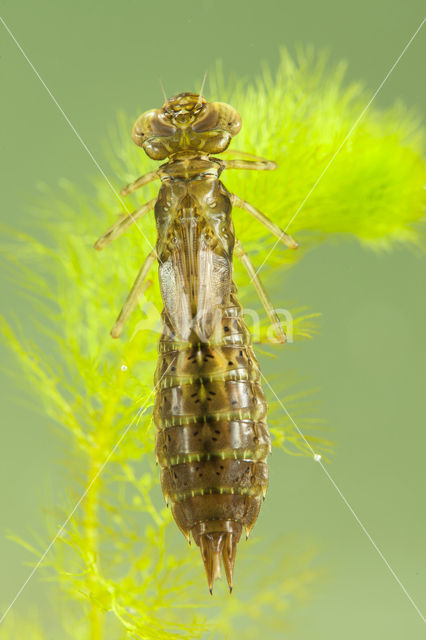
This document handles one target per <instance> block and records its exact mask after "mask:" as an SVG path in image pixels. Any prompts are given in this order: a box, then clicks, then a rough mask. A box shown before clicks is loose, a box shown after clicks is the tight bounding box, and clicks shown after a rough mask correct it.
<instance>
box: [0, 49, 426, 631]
mask: <svg viewBox="0 0 426 640" xmlns="http://www.w3.org/2000/svg"><path fill="white" fill-rule="evenodd" d="M342 78H343V67H342V66H341V67H339V68H338V69H335V70H331V71H330V70H327V69H326V65H325V61H324V59H323V58H320V59H317V60H315V59H314V57H313V55H311V54H308V55H305V56H304V57H301V58H300V60H299V62H297V63H296V62H294V61H293V60H292V59H290V57H289V56H288V55H287V54H286V53H283V56H282V61H281V65H280V67H279V70H278V72H277V74H276V75H275V76H272V75H271V74H270V73H269V72H265V76H264V78H263V79H261V80H259V82H258V83H257V84H256V85H249V86H246V85H244V84H242V83H241V82H234V83H233V84H232V89H228V88H227V87H226V86H225V85H224V83H223V81H222V80H221V75H220V73H218V74H217V75H216V79H215V80H214V81H213V82H212V83H211V86H210V92H209V94H208V95H207V98H211V99H220V100H223V101H228V102H230V103H231V104H233V105H234V106H235V107H236V108H237V109H238V110H239V111H240V113H241V115H242V118H243V129H242V132H241V133H240V134H239V136H238V138H236V140H235V141H234V142H233V147H235V148H238V149H241V150H245V151H250V152H252V153H256V154H258V155H263V156H265V157H267V158H269V159H273V160H275V161H277V162H278V164H279V168H278V170H277V171H275V172H268V173H255V172H252V173H249V172H237V171H234V172H231V171H229V172H227V173H226V175H225V176H224V182H225V184H226V186H227V187H228V188H229V189H230V190H231V191H233V192H235V193H237V195H239V196H240V197H243V198H244V199H246V200H248V201H249V202H251V203H253V204H254V205H256V206H258V207H259V208H260V209H261V210H263V211H264V212H265V214H266V215H268V216H270V217H271V218H273V219H274V220H275V221H276V222H277V223H278V224H280V226H281V227H283V228H285V227H286V225H287V223H288V222H289V221H290V219H291V218H292V217H293V215H294V214H295V213H296V211H297V210H298V208H299V206H300V205H301V203H302V202H303V200H304V199H305V197H306V196H307V194H308V193H309V191H310V190H311V188H312V187H313V185H314V184H315V182H316V181H317V179H318V177H319V176H320V175H321V173H322V171H323V170H324V168H325V167H326V166H327V163H328V162H329V161H330V159H331V158H332V157H333V154H334V153H335V151H336V150H337V149H338V148H339V146H340V144H341V142H342V141H343V140H344V138H345V136H346V134H347V133H348V131H349V130H350V129H351V127H352V126H353V124H354V123H355V121H356V120H357V118H358V117H359V115H360V113H361V112H362V110H363V108H364V107H365V105H366V104H367V102H368V99H369V96H368V95H366V94H365V93H364V92H363V91H362V90H361V89H360V87H359V86H358V85H356V86H355V85H353V86H350V87H348V88H344V87H343V84H342ZM230 86H231V85H230ZM152 106H156V105H144V108H149V107H152ZM134 115H135V116H136V115H137V114H134ZM132 120H133V119H132V118H128V117H125V116H121V117H120V119H119V125H118V127H117V128H116V129H114V132H113V134H112V136H111V141H110V143H109V145H108V157H109V158H110V165H111V166H110V169H109V170H107V174H108V175H109V176H110V177H111V176H113V179H114V181H115V183H116V188H117V190H119V188H120V187H121V186H123V185H124V184H126V183H127V182H130V181H131V180H133V179H135V178H136V177H137V176H138V175H141V174H142V173H145V172H146V171H148V170H151V169H152V168H153V167H154V166H155V163H153V162H152V161H150V160H149V159H148V158H146V157H145V156H144V154H143V152H142V151H141V150H140V149H138V148H137V147H136V146H135V145H134V144H133V143H132V142H131V139H130V135H129V131H130V126H131V123H132ZM419 147H420V133H419V131H418V130H417V123H416V120H415V118H414V117H413V116H412V115H410V114H409V113H408V112H407V111H406V110H404V109H403V107H401V106H399V107H397V108H395V109H392V110H389V111H387V112H384V113H380V112H378V111H377V110H376V109H375V108H374V105H373V106H372V107H371V108H370V110H369V111H368V112H367V114H366V116H365V117H364V118H363V119H362V120H361V121H360V122H359V124H358V126H357V127H356V129H355V130H354V132H353V133H352V135H351V136H350V138H349V140H348V141H347V142H346V144H345V145H344V146H343V148H342V149H341V151H340V152H339V153H338V155H337V156H336V158H335V160H334V161H333V163H332V164H331V166H330V168H329V169H328V170H327V172H326V173H325V175H324V177H323V178H322V179H321V180H320V182H319V183H318V186H317V187H316V188H315V189H314V191H313V192H312V194H311V195H310V196H309V198H308V199H307V200H306V202H305V204H304V206H303V207H302V209H301V210H300V212H299V213H298V215H297V216H296V218H295V219H294V221H293V222H292V223H291V226H290V229H289V231H290V233H291V234H292V235H294V236H295V237H296V238H297V239H298V241H299V242H300V244H301V248H300V249H299V250H297V251H296V252H290V251H289V250H288V249H285V248H282V247H281V246H280V245H278V246H277V247H275V249H274V251H273V252H272V254H271V255H270V257H269V259H268V263H267V266H265V267H264V269H263V270H262V275H263V277H264V279H266V284H267V280H268V274H269V275H270V273H271V267H275V268H278V267H280V268H281V269H282V268H283V266H287V267H288V266H290V265H291V264H293V263H294V262H295V261H296V260H297V259H298V258H300V257H301V256H302V255H303V254H304V252H305V251H306V249H307V248H309V247H312V246H313V245H314V244H316V243H318V242H321V241H323V240H325V239H326V238H329V237H330V236H331V235H334V236H336V237H340V236H342V234H348V233H349V234H353V235H354V236H356V237H357V238H359V239H360V240H361V241H362V242H363V243H366V244H367V245H369V246H372V247H391V246H392V245H394V244H396V243H399V242H404V243H407V244H408V243H410V244H420V231H419V228H420V225H419V223H420V221H421V218H422V198H423V180H424V175H423V164H422V159H421V156H420V151H419ZM95 185H96V196H95V197H94V198H93V197H92V198H90V197H89V196H88V195H87V194H84V193H81V192H79V191H78V190H76V189H74V188H73V187H72V186H71V185H69V184H67V183H64V184H62V185H61V186H62V189H61V192H60V193H59V195H58V194H57V195H54V194H52V193H51V192H46V193H45V194H44V197H43V203H42V205H40V207H39V209H38V210H37V211H34V212H33V213H34V214H35V215H34V223H35V221H39V222H40V223H41V224H42V226H43V233H44V234H46V233H48V234H49V240H48V241H47V242H46V243H43V242H40V241H38V240H36V239H35V238H34V237H32V236H31V235H28V236H26V235H24V234H21V233H15V234H14V235H12V236H11V239H10V244H9V245H8V246H7V247H6V250H7V254H8V256H9V264H10V267H11V273H12V274H13V277H14V278H15V279H16V281H17V282H18V283H19V285H20V286H21V287H22V289H23V291H24V292H25V294H26V295H28V296H30V297H31V299H32V302H33V307H32V308H33V309H36V313H37V316H36V317H35V318H34V322H38V326H39V330H40V345H41V344H42V345H43V346H42V347H41V346H40V347H37V346H36V345H34V344H29V343H28V342H27V341H26V339H25V337H24V336H21V335H18V333H17V332H16V331H13V330H12V329H11V328H10V326H9V325H8V324H6V322H4V323H3V333H4V336H5V339H6V341H7V343H8V345H9V347H10V348H11V349H12V351H13V352H14V354H15V356H16V358H17V361H18V362H19V363H20V365H21V366H22V368H23V370H24V373H25V388H26V389H29V388H32V389H33V390H34V391H35V393H36V397H37V402H38V404H39V406H40V405H42V407H43V410H44V411H45V412H46V413H47V414H48V415H49V416H51V417H52V418H53V419H54V420H55V421H56V422H57V423H59V424H60V425H61V427H62V428H64V429H65V430H66V432H67V433H68V442H69V448H70V452H69V459H70V467H71V471H72V474H73V477H77V478H79V482H76V483H75V484H74V486H73V490H72V492H70V495H69V496H68V498H67V504H65V505H63V509H62V511H61V513H60V514H56V515H57V518H56V519H55V521H54V522H53V523H52V531H51V533H52V536H53V535H54V534H55V532H56V531H57V526H58V523H61V522H63V521H64V520H65V518H66V516H67V515H68V514H69V513H70V511H71V509H72V508H73V507H74V505H75V504H76V502H77V500H78V498H79V497H80V496H81V494H82V493H83V491H84V490H85V489H86V488H87V487H88V486H89V485H91V483H92V481H93V484H92V485H91V486H90V490H89V491H88V493H87V495H86V496H85V498H84V499H83V500H82V502H81V504H80V506H79V508H78V509H77V511H76V512H75V514H74V515H73V517H72V519H71V520H70V521H69V523H67V525H66V527H65V531H64V532H63V533H62V534H61V536H60V537H59V538H58V540H57V541H56V543H55V545H54V547H53V549H52V551H51V553H50V554H49V555H48V557H47V559H46V562H45V566H46V567H49V568H50V570H49V575H50V576H51V577H52V578H54V579H55V580H57V581H58V582H59V583H60V585H61V587H62V592H63V593H65V594H66V597H67V599H66V600H65V602H64V605H63V620H64V623H63V624H64V630H63V635H62V636H61V637H63V638H66V637H70V638H73V639H76V640H80V639H81V640H108V639H109V638H111V639H112V638H114V639H117V638H130V637H131V638H138V639H143V640H150V639H152V640H154V639H155V640H162V639H171V638H173V639H175V638H216V637H217V638H227V637H229V638H235V637H237V634H236V632H235V629H236V628H237V626H238V629H241V628H245V629H246V631H245V632H244V633H245V635H244V636H243V637H245V638H249V637H259V635H260V633H264V632H265V631H266V633H271V634H272V633H273V631H274V630H276V629H277V630H279V631H282V629H283V626H284V624H285V623H286V621H287V620H288V616H287V610H288V608H289V607H290V605H291V604H293V603H294V602H296V601H301V600H303V599H304V598H305V595H306V590H307V588H308V587H309V586H310V584H311V582H312V581H313V580H314V578H315V575H316V571H314V570H313V569H312V568H311V567H312V557H311V554H310V553H308V552H306V551H303V550H300V548H298V546H297V544H296V543H294V541H293V542H291V543H290V544H289V542H288V541H286V543H284V541H283V540H278V541H277V542H276V545H275V547H274V549H273V553H272V550H271V549H272V547H271V540H272V539H273V536H272V535H271V539H269V540H268V541H266V540H265V541H263V542H259V543H258V544H257V543H253V542H252V543H251V544H248V545H245V544H244V543H242V544H240V545H239V549H238V554H237V564H236V567H237V569H236V578H235V583H236V589H235V592H234V593H233V594H232V597H229V594H228V593H225V590H224V589H222V588H220V587H219V588H216V593H215V595H214V598H213V599H211V598H210V596H208V597H207V596H206V593H207V595H208V591H207V589H206V587H205V584H204V581H205V576H204V569H203V567H202V562H201V557H200V554H199V551H198V549H193V548H192V549H190V548H187V546H186V543H185V541H184V540H183V538H182V537H181V535H180V534H179V532H177V530H176V527H175V525H174V524H173V523H172V521H171V516H170V513H169V511H168V510H167V509H166V508H165V507H164V506H163V500H162V497H161V493H160V490H159V487H158V477H159V470H158V468H156V467H155V464H154V454H153V448H154V427H153V425H152V423H151V418H150V409H151V406H152V402H153V398H154V396H153V383H152V376H153V370H154V367H155V359H156V342H157V338H158V332H159V327H160V325H159V320H160V316H159V312H160V310H161V303H160V298H159V292H158V284H157V278H156V274H155V273H154V271H153V273H152V283H151V285H150V286H149V288H148V290H147V292H146V298H145V300H143V301H142V302H141V305H140V309H138V310H137V311H136V312H135V314H134V317H133V318H132V319H131V321H130V323H129V326H128V328H127V330H126V332H125V334H124V336H123V338H122V339H121V340H118V341H113V340H112V339H111V338H110V337H109V329H110V328H111V326H112V324H113V322H114V320H115V317H116V315H117V313H118V311H119V309H120V308H121V305H122V303H123V300H124V298H125V296H126V295H127V292H128V290H129V288H130V286H131V284H132V282H133V280H134V277H135V275H136V273H137V271H138V269H139V267H140V265H141V263H142V260H143V258H144V257H145V255H146V254H147V252H148V251H149V244H148V242H147V241H146V239H145V238H144V236H143V234H145V236H146V237H147V238H148V239H149V240H150V242H151V243H152V244H154V242H155V230H154V222H153V216H148V217H146V218H144V219H143V221H142V222H141V223H140V226H141V228H142V230H143V234H141V233H140V231H139V230H138V229H133V230H131V231H129V232H128V233H127V234H126V235H125V236H124V237H122V238H121V239H119V240H117V241H116V242H115V243H114V244H113V245H112V246H111V247H109V248H107V249H106V250H105V251H103V252H101V253H97V252H95V251H93V249H92V245H93V242H94V240H95V239H96V238H97V237H98V236H99V235H101V233H102V232H103V231H104V230H105V229H106V228H107V226H109V225H110V224H112V223H113V222H114V221H115V219H116V216H117V212H118V210H119V209H120V205H119V203H118V202H117V199H116V198H115V196H114V194H113V193H112V192H111V190H110V188H109V186H108V184H107V183H106V182H105V181H104V180H103V179H101V178H96V180H95ZM157 190H158V184H154V185H153V186H151V185H150V186H148V187H146V188H145V189H143V190H141V191H139V192H137V193H136V194H134V195H133V196H131V197H130V198H129V199H128V201H129V202H128V206H129V207H135V208H136V206H137V205H138V204H140V203H142V202H145V201H146V200H148V199H150V198H152V197H154V195H155V193H156V192H157ZM235 225H236V229H237V235H238V236H239V237H240V239H241V241H242V243H243V245H244V247H245V249H246V250H247V251H248V252H249V253H250V254H251V255H252V258H253V260H254V262H255V263H257V264H260V263H261V262H262V260H263V258H264V257H265V256H266V255H267V253H268V251H269V249H270V248H272V246H273V244H274V242H275V239H274V238H272V237H271V236H269V235H268V234H267V233H266V232H265V230H264V229H263V228H262V227H261V226H260V225H259V224H258V223H257V222H256V221H254V220H252V219H250V218H249V216H248V214H246V213H243V212H238V211H237V212H235ZM282 273H283V272H282ZM235 279H236V281H237V284H239V285H240V292H241V295H242V299H243V301H244V302H247V301H252V300H253V298H254V296H255V294H254V290H252V289H251V288H249V287H246V286H245V285H246V284H248V281H247V278H246V276H244V274H243V272H242V270H241V269H240V268H239V267H237V268H236V275H235ZM311 318H312V315H311V316H310V315H307V314H305V315H303V314H302V315H301V318H300V319H299V321H297V322H296V323H295V337H296V338H297V337H298V336H299V337H302V336H303V335H307V334H308V335H309V334H310V333H311V332H312V326H311ZM283 348H284V349H285V347H281V348H280V349H283ZM280 353H282V351H281V352H280ZM280 391H281V390H280ZM280 395H281V394H280ZM281 397H282V398H283V402H284V404H285V405H286V406H287V407H288V409H289V410H290V412H291V413H292V415H294V416H296V415H297V412H295V413H294V414H293V406H295V407H296V408H297V406H298V402H299V399H298V398H297V397H290V396H289V395H288V394H287V396H286V394H285V393H284V394H283V395H281ZM275 415H276V416H277V415H278V412H276V413H275ZM297 422H298V424H300V427H301V428H302V430H304V429H305V427H309V428H310V427H313V426H314V425H313V424H311V423H309V421H308V422H304V421H303V420H300V421H299V416H297ZM129 425H131V426H130V428H128V426H129ZM271 431H272V433H273V436H274V438H275V444H276V445H277V446H278V447H280V448H284V449H285V450H287V451H292V452H293V453H294V452H299V453H304V454H306V453H309V451H307V448H306V445H305V443H303V441H302V440H301V438H300V436H299V435H298V433H297V432H296V430H295V429H294V427H293V426H292V425H291V423H290V422H289V420H288V418H286V417H285V416H284V415H282V414H279V420H276V421H275V422H274V423H273V424H272V427H271ZM124 434H125V435H124ZM310 440H311V442H313V443H314V444H313V446H314V448H315V449H317V448H318V447H319V448H320V449H321V447H322V449H323V450H324V449H327V445H328V443H327V442H326V441H323V440H322V441H321V440H320V439H318V438H315V437H313V436H312V434H311V435H310ZM117 443H118V446H116V445H117ZM278 455H280V454H278ZM106 461H107V464H106V466H105V468H103V467H104V465H105V462H106ZM100 471H102V473H101V474H100V475H99V477H97V474H98V473H99V472H100ZM96 477H97V479H96V480H94V479H95V478H96ZM55 517H56V516H55ZM46 546H47V543H46ZM286 547H287V548H288V549H290V551H289V552H288V551H287V552H286V553H287V555H285V554H284V551H283V549H285V548H286ZM44 548H45V547H44V543H42V544H40V545H39V548H37V549H36V553H37V554H38V553H39V554H40V555H41V553H42V551H43V550H44ZM265 550H266V551H265ZM265 553H266V555H264V554H265ZM262 554H263V555H262ZM40 571H41V572H43V571H44V572H46V569H41V570H40ZM249 572H250V575H248V574H249ZM35 579H36V578H35ZM72 600H74V601H75V603H74V604H73V605H72V606H70V602H71V601H72ZM67 607H68V609H67ZM243 612H245V613H244V614H243ZM7 625H9V630H8V627H7ZM23 625H24V623H22V625H20V623H18V622H16V621H15V620H14V619H13V617H12V615H11V617H10V618H9V619H8V620H7V621H6V623H5V627H4V628H3V629H0V638H3V637H13V636H11V635H10V633H15V631H13V629H18V628H19V629H21V628H22V629H23V628H24V626H23ZM236 625H237V626H236ZM11 629H12V632H11ZM268 629H269V631H267V630H268ZM2 633H3V634H9V635H2ZM250 633H252V636H251V635H250ZM27 636H28V637H29V635H28V634H27V633H25V634H24V635H22V637H27ZM16 637H18V636H16ZM31 637H34V638H36V637H39V636H37V635H36V631H35V630H34V631H33V632H32V636H31ZM41 637H45V636H44V635H43V634H42V633H40V638H41ZM46 637H47V636H46ZM268 637H269V636H268ZM271 637H272V636H271Z"/></svg>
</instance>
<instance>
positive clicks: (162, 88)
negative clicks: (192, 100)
mask: <svg viewBox="0 0 426 640" xmlns="http://www.w3.org/2000/svg"><path fill="white" fill-rule="evenodd" d="M158 81H159V83H160V87H161V90H162V92H163V96H164V103H166V102H167V94H166V90H165V88H164V84H163V81H162V79H161V78H160V77H159V78H158Z"/></svg>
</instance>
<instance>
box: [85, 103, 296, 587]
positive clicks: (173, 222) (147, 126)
mask: <svg viewBox="0 0 426 640" xmlns="http://www.w3.org/2000/svg"><path fill="white" fill-rule="evenodd" d="M240 127H241V119H240V117H239V115H238V113H237V112H236V111H235V109H233V108H232V107H230V106H229V105H226V104H223V103H207V102H206V101H205V100H204V98H202V97H201V96H199V95H195V94H187V93H184V94H179V95H178V96H176V97H175V98H171V99H170V100H168V101H167V102H166V103H165V104H164V106H163V108H162V109H156V110H152V111H148V112H147V113H145V114H143V115H142V116H140V118H138V120H137V121H136V123H135V125H134V127H133V131H132V135H133V139H134V141H135V142H136V144H138V145H139V146H141V147H143V149H144V150H145V152H146V153H147V154H148V155H149V156H150V157H151V158H153V159H156V160H162V159H165V158H169V160H168V162H167V163H165V164H163V165H162V166H161V167H159V169H158V170H157V171H153V172H151V173H150V174H147V175H145V176H142V177H141V178H139V179H138V180H136V181H135V182H134V183H133V184H131V185H129V186H128V187H126V189H124V190H123V192H122V193H123V195H127V194H128V193H130V192H132V191H134V190H135V189H137V188H139V187H140V186H142V185H143V184H146V183H147V182H149V181H150V180H153V179H158V178H159V179H160V180H161V182H162V184H161V188H160V190H159V194H158V198H157V199H156V200H155V201H151V202H149V203H146V204H145V205H143V206H142V207H141V208H140V209H138V210H137V211H135V212H133V214H130V215H129V216H128V217H127V218H125V219H123V220H121V221H119V222H118V223H116V224H115V225H114V226H113V227H111V229H109V230H108V231H107V233H106V234H105V235H104V236H103V237H102V238H100V240H98V242H97V243H96V245H95V247H96V248H97V249H102V248H103V247H104V246H106V245H107V244H108V243H109V242H111V241H112V240H113V239H114V238H115V237H117V236H118V235H120V234H121V233H122V232H123V231H124V230H125V229H126V228H127V227H128V226H130V224H131V223H132V222H134V221H135V220H136V219H138V218H140V217H141V216H142V215H144V214H145V213H146V212H148V211H149V210H151V209H152V208H153V207H154V210H155V219H156V225H157V238H158V239H157V245H156V251H155V253H154V252H152V253H151V254H150V255H149V256H148V257H147V259H146V261H145V263H144V264H143V266H142V268H141V270H140V272H139V275H138V277H137V278H136V281H135V284H134V286H133V289H132V291H131V292H130V294H129V296H128V298H127V301H126V303H125V305H124V307H123V309H122V311H121V313H120V315H119V317H118V319H117V322H116V324H115V326H114V328H113V331H112V335H113V337H118V336H119V335H120V332H121V329H122V326H123V324H124V322H125V319H126V318H127V317H128V315H129V314H130V312H131V311H132V310H133V308H134V307H135V306H136V304H137V300H138V297H139V296H140V295H141V293H142V291H143V286H144V284H143V283H144V280H145V278H146V275H147V273H148V271H149V269H150V267H151V265H152V263H153V262H154V259H155V256H156V257H157V260H158V265H159V267H158V268H159V281H160V288H161V295H162V299H163V303H164V309H163V313H162V319H163V332H162V336H161V338H160V342H159V359H158V365H157V369H156V373H155V390H156V398H155V406H154V414H153V417H154V423H155V426H156V429H157V434H156V455H157V460H158V462H159V464H160V466H161V484H162V489H163V493H164V496H165V498H166V501H167V502H169V501H170V503H171V508H172V513H173V516H174V519H175V521H176V523H177V525H178V526H179V528H180V529H181V531H182V532H183V533H184V535H185V536H186V537H187V538H188V539H190V537H191V535H192V537H193V538H194V540H195V542H196V543H197V545H199V546H200V548H201V554H202V557H203V561H204V564H205V568H206V573H207V578H208V583H209V587H210V591H211V590H212V585H213V581H214V579H215V578H217V577H220V569H221V566H220V565H221V559H222V560H223V563H224V568H225V572H226V576H227V580H228V584H229V586H230V588H232V574H233V567H234V560H235V553H236V547H237V543H238V541H239V539H240V536H241V532H242V530H243V529H245V531H246V533H247V535H248V533H249V532H250V530H251V528H252V527H253V525H254V523H255V521H256V519H257V516H258V513H259V509H260V504H261V499H262V497H264V495H265V492H266V488H267V485H268V468H267V465H266V458H267V455H268V452H269V450H270V436H269V432H268V428H267V425H266V411H267V404H266V399H265V396H264V393H263V391H262V387H261V384H260V371H259V367H258V364H257V361H256V358H255V355H254V352H253V349H252V346H251V336H250V332H249V331H248V329H247V327H246V325H245V323H244V318H243V313H242V309H241V305H240V304H239V302H238V298H237V292H236V287H235V285H234V283H233V281H232V260H233V254H234V249H235V250H238V256H239V257H240V259H241V260H242V261H243V263H244V265H245V266H246V268H247V270H248V272H249V274H250V275H251V277H252V280H253V282H254V284H255V286H256V289H257V291H258V293H259V296H260V297H261V300H262V302H263V304H264V306H265V309H266V311H267V313H268V316H269V318H270V320H271V322H272V324H273V326H274V330H275V334H276V336H277V340H278V341H279V342H283V341H284V339H285V336H284V333H283V331H282V327H281V325H280V323H279V320H278V318H277V316H276V314H275V312H274V310H273V308H272V306H271V304H270V301H269V299H268V297H267V294H266V292H265V291H264V289H263V287H262V285H261V283H260V281H259V279H258V278H257V275H256V273H255V270H254V267H253V265H252V263H251V262H250V259H249V258H248V256H247V254H245V252H244V251H243V249H242V247H241V245H240V244H239V243H238V244H237V243H236V240H235V234H234V228H233V224H232V218H231V211H232V205H233V204H234V205H236V206H239V207H241V208H245V209H246V210H247V211H249V212H250V213H251V214H252V215H254V216H255V217H256V218H257V219H258V220H259V221H260V222H261V223H263V224H264V225H265V226H267V227H268V228H269V229H270V230H271V231H272V233H275V235H277V236H278V237H279V238H280V239H281V240H282V241H283V242H284V243H285V244H287V245H288V246H290V247H292V248H295V247H296V246H297V244H296V243H295V241H294V240H293V239H292V238H290V236H287V234H285V233H284V232H283V231H282V230H281V229H279V228H278V227H277V226H276V225H275V224H274V223H273V222H272V221H270V220H269V219H268V218H266V217H265V216H264V215H263V214H262V213H261V212H260V211H258V210H257V209H256V208H255V207H253V206H252V205H249V204H248V203H246V202H245V201H244V200H241V199H240V198H237V196H234V195H233V194H230V193H229V192H228V191H227V190H226V188H225V187H224V185H223V184H222V182H221V181H220V174H221V173H222V171H223V169H224V168H237V169H258V170H261V169H273V168H275V165H274V164H273V163H271V162H269V161H266V160H263V159H259V158H257V159H256V161H253V160H230V161H224V160H220V159H218V158H215V157H211V154H213V153H220V152H223V151H225V150H226V148H227V146H228V145H229V142H230V140H231V138H232V137H233V136H234V135H236V134H237V133H238V131H239V129H240ZM242 155H244V154H242ZM245 155H247V154H245ZM252 157H253V156H252Z"/></svg>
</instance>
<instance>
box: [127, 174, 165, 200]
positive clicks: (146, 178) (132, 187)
mask: <svg viewBox="0 0 426 640" xmlns="http://www.w3.org/2000/svg"><path fill="white" fill-rule="evenodd" d="M159 179H160V176H159V175H158V172H157V171H150V172H149V173H145V175H143V176H141V177H140V178H138V179H137V180H135V181H134V182H131V183H130V184H128V185H127V186H126V187H124V189H122V190H121V191H120V194H121V195H122V196H128V195H129V193H133V191H136V189H140V188H141V187H143V186H144V185H145V184H148V183H149V182H152V181H153V180H159Z"/></svg>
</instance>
